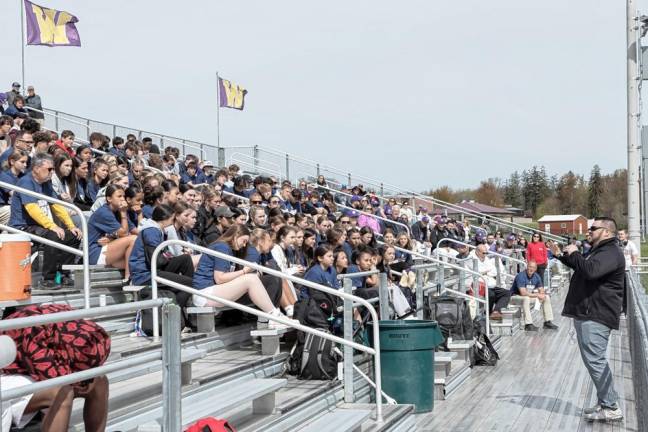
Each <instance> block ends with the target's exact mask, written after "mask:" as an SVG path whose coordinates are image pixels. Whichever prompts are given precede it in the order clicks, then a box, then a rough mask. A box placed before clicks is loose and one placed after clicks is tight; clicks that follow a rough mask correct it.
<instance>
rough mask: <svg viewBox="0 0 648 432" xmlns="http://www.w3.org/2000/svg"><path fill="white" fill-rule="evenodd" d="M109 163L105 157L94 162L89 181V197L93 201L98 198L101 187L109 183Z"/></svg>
mask: <svg viewBox="0 0 648 432" xmlns="http://www.w3.org/2000/svg"><path fill="white" fill-rule="evenodd" d="M108 172H109V168H108V163H107V162H106V161H104V160H103V159H97V160H95V161H94V164H92V176H91V177H90V181H89V182H88V189H87V193H88V197H89V198H90V200H91V201H92V202H94V201H95V200H96V199H97V193H98V192H99V189H101V188H102V187H105V186H106V185H107V184H108Z"/></svg>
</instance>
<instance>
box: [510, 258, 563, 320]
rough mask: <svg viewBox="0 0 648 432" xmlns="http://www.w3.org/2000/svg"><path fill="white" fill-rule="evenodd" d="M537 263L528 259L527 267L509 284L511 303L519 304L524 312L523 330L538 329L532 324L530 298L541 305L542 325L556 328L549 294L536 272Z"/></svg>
mask: <svg viewBox="0 0 648 432" xmlns="http://www.w3.org/2000/svg"><path fill="white" fill-rule="evenodd" d="M537 270H538V265H537V264H536V262H535V261H529V262H528V263H527V268H526V270H525V271H522V272H520V273H518V274H517V276H515V279H514V280H513V285H512V286H511V303H513V304H521V305H522V313H523V314H524V330H526V331H538V327H536V326H535V325H533V318H532V317H531V300H533V299H537V301H539V302H540V303H541V305H542V314H543V316H544V325H543V326H542V327H543V328H545V329H548V330H557V329H558V326H557V325H555V324H554V323H553V322H552V320H553V310H552V309H551V299H550V298H549V294H545V289H544V285H543V284H542V278H541V277H540V275H539V274H538V273H537Z"/></svg>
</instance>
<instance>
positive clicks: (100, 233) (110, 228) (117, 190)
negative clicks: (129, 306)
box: [88, 184, 137, 279]
mask: <svg viewBox="0 0 648 432" xmlns="http://www.w3.org/2000/svg"><path fill="white" fill-rule="evenodd" d="M105 197H106V203H105V204H104V205H102V206H101V207H99V209H97V210H96V211H95V212H94V213H93V214H92V216H90V220H89V221H88V248H89V253H90V264H100V265H107V266H110V267H115V268H118V269H124V277H125V278H126V279H129V277H130V276H129V270H128V258H129V257H130V254H131V250H132V249H133V245H134V244H135V240H136V239H137V236H135V235H131V234H130V230H131V228H130V225H129V223H128V215H127V211H128V203H127V202H126V199H125V197H124V189H122V187H121V186H118V185H113V184H111V185H108V187H107V188H106V195H105Z"/></svg>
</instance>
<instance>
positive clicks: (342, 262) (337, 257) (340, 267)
mask: <svg viewBox="0 0 648 432" xmlns="http://www.w3.org/2000/svg"><path fill="white" fill-rule="evenodd" d="M333 265H334V266H335V272H336V273H337V274H339V275H340V274H346V272H347V269H348V267H349V257H348V256H347V254H346V252H344V249H342V248H337V249H335V250H334V251H333Z"/></svg>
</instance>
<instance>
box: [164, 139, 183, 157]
mask: <svg viewBox="0 0 648 432" xmlns="http://www.w3.org/2000/svg"><path fill="white" fill-rule="evenodd" d="M162 139H164V138H162ZM182 154H183V155H186V154H187V146H186V141H185V140H182Z"/></svg>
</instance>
